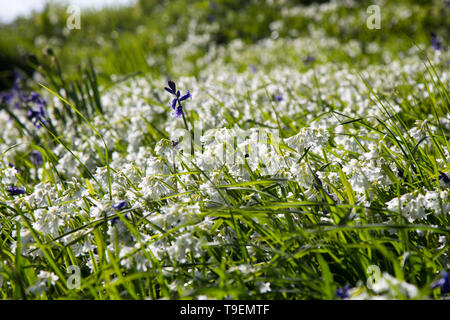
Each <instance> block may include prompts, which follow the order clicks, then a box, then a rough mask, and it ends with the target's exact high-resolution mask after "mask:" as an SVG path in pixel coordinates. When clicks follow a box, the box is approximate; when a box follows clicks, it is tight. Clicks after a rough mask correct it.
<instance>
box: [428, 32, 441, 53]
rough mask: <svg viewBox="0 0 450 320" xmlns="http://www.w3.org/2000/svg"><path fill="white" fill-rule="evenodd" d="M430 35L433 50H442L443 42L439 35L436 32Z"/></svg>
mask: <svg viewBox="0 0 450 320" xmlns="http://www.w3.org/2000/svg"><path fill="white" fill-rule="evenodd" d="M430 35H431V48H432V49H433V50H435V51H440V50H442V42H441V40H440V39H439V37H438V36H437V34H436V33H434V32H430Z"/></svg>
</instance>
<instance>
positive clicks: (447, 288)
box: [431, 272, 450, 294]
mask: <svg viewBox="0 0 450 320" xmlns="http://www.w3.org/2000/svg"><path fill="white" fill-rule="evenodd" d="M438 287H439V288H441V293H442V294H447V293H449V292H450V283H449V279H448V273H447V272H442V277H441V278H440V279H439V280H437V281H435V282H433V283H432V284H431V289H435V288H438Z"/></svg>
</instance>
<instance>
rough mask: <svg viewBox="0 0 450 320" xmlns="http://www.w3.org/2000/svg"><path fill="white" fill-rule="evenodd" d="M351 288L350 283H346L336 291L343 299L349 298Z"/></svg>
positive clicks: (337, 295) (338, 296)
mask: <svg viewBox="0 0 450 320" xmlns="http://www.w3.org/2000/svg"><path fill="white" fill-rule="evenodd" d="M350 289H351V287H350V285H349V284H346V285H345V286H343V287H341V288H338V289H337V290H336V292H335V295H336V297H337V298H341V299H347V298H348V297H349V296H350V294H349V290H350Z"/></svg>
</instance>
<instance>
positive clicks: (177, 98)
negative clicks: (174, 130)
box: [164, 80, 192, 118]
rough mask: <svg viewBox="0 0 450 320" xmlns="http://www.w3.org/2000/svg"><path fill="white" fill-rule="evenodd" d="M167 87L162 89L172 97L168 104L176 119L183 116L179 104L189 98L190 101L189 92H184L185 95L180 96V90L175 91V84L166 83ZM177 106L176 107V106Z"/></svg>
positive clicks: (181, 107) (181, 106)
mask: <svg viewBox="0 0 450 320" xmlns="http://www.w3.org/2000/svg"><path fill="white" fill-rule="evenodd" d="M167 83H168V85H169V87H164V90H166V91H167V92H169V93H170V94H171V95H173V96H174V98H173V99H172V101H171V102H170V103H169V105H170V108H171V109H172V110H173V111H174V114H175V116H176V117H177V118H179V117H182V116H184V110H183V105H182V104H181V102H183V101H184V100H186V99H188V98H191V99H192V95H191V93H190V92H189V90H188V91H187V92H186V94H185V95H183V96H182V95H181V92H180V90H177V86H176V84H175V82H173V81H172V80H169V81H168V82H167ZM177 104H178V106H177Z"/></svg>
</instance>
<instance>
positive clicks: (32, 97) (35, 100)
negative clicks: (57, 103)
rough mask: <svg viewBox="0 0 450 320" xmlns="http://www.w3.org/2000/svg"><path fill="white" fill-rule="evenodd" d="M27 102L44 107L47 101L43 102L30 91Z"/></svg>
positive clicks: (36, 94) (37, 95)
mask: <svg viewBox="0 0 450 320" xmlns="http://www.w3.org/2000/svg"><path fill="white" fill-rule="evenodd" d="M27 102H32V103H35V104H38V105H42V106H46V105H47V101H45V100H44V99H43V98H42V97H41V96H40V95H39V93H37V92H34V91H32V92H31V93H30V95H29V96H28V98H27Z"/></svg>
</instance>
